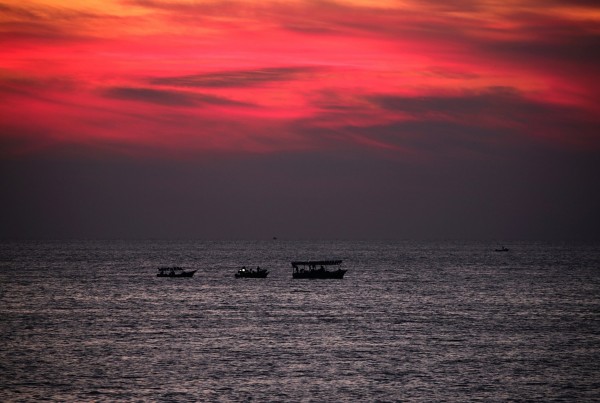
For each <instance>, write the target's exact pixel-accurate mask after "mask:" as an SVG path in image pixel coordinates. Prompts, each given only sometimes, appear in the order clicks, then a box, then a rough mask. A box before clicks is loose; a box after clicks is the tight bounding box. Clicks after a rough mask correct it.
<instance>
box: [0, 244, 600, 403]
mask: <svg viewBox="0 0 600 403" xmlns="http://www.w3.org/2000/svg"><path fill="white" fill-rule="evenodd" d="M506 246H507V247H509V248H510V251H509V252H507V253H498V252H494V249H495V248H496V247H498V245H494V244H490V243H477V242H420V243H417V242H347V241H344V242H342V241H328V242H298V241H285V240H274V241H264V242H192V241H190V242H166V241H165V242H161V241H136V242H130V241H80V242H64V241H61V242H59V241H56V242H33V241H31V242H7V241H5V242H2V243H0V334H1V336H2V339H1V341H0V401H3V402H11V401H38V400H50V401H224V402H225V401H258V402H266V401H285V402H295V401H315V402H323V401H361V402H362V401H405V402H432V401H436V402H442V401H451V402H464V401H486V402H487V401H540V402H542V401H543V402H549V401H565V402H572V401H579V402H586V401H589V402H592V401H600V267H599V266H600V263H599V262H600V245H598V244H584V243H578V244H575V243H554V244H551V243H517V242H513V243H509V244H507V245H506ZM299 259H343V260H344V266H343V267H344V268H346V269H348V272H347V274H346V276H345V278H344V279H343V280H294V279H292V276H291V270H292V269H291V265H290V261H292V260H299ZM171 265H179V266H183V267H186V268H190V269H198V272H197V273H196V275H195V276H194V277H193V278H157V277H156V275H155V274H156V268H157V267H159V266H171ZM242 265H246V266H248V267H254V266H257V265H260V266H261V267H264V268H267V269H269V270H270V272H271V273H270V274H269V276H268V277H267V278H266V279H235V278H234V273H235V271H236V270H237V269H238V268H240V267H241V266H242Z"/></svg>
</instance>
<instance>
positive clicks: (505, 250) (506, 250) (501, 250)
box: [495, 245, 509, 252]
mask: <svg viewBox="0 0 600 403" xmlns="http://www.w3.org/2000/svg"><path fill="white" fill-rule="evenodd" d="M508 250H509V249H508V248H505V247H504V245H503V246H501V247H500V249H496V250H495V251H496V252H508Z"/></svg>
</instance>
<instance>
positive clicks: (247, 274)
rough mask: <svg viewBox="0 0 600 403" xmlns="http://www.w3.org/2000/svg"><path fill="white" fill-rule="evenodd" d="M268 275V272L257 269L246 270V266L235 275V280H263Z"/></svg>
mask: <svg viewBox="0 0 600 403" xmlns="http://www.w3.org/2000/svg"><path fill="white" fill-rule="evenodd" d="M268 274H269V270H267V269H261V268H260V267H257V268H256V270H255V269H246V266H244V267H242V268H241V269H239V270H238V272H237V273H235V278H265V277H267V275H268Z"/></svg>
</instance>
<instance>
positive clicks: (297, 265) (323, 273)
mask: <svg viewBox="0 0 600 403" xmlns="http://www.w3.org/2000/svg"><path fill="white" fill-rule="evenodd" d="M341 264H342V261H341V260H306V261H295V262H292V268H293V271H292V277H293V278H308V279H342V278H344V274H346V271H347V270H345V269H341V268H340V267H339V266H340V265H341ZM328 266H336V267H337V269H336V270H328V269H327V267H328Z"/></svg>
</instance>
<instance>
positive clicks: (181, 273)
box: [156, 267, 197, 277]
mask: <svg viewBox="0 0 600 403" xmlns="http://www.w3.org/2000/svg"><path fill="white" fill-rule="evenodd" d="M196 271H197V270H189V271H185V270H183V269H182V268H181V267H159V268H158V274H157V275H156V277H192V276H193V275H194V273H196Z"/></svg>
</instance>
